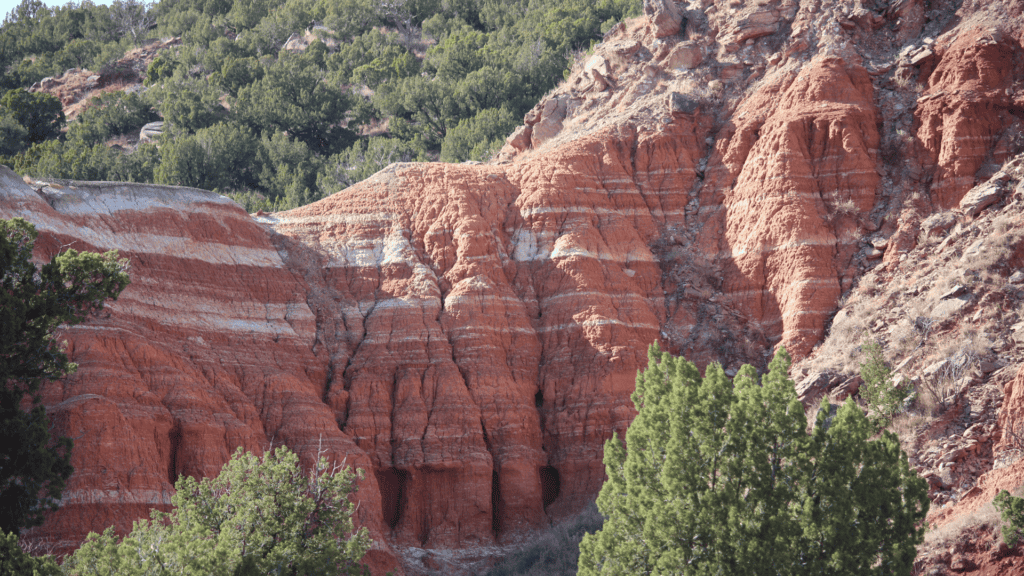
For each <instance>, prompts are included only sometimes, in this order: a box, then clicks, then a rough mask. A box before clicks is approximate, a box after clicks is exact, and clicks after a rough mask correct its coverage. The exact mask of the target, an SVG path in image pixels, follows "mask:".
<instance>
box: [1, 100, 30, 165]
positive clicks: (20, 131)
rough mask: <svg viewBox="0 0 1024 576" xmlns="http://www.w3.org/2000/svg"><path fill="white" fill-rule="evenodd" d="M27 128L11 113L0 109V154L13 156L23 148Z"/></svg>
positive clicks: (26, 136)
mask: <svg viewBox="0 0 1024 576" xmlns="http://www.w3.org/2000/svg"><path fill="white" fill-rule="evenodd" d="M27 138H28V130H26V129H25V127H24V126H22V125H21V124H19V123H18V120H17V119H16V118H15V117H14V115H13V114H11V113H9V112H6V111H3V110H0V156H14V155H15V154H17V153H19V152H21V151H22V150H24V149H25V146H26V145H27V144H26V142H25V140H26V139H27Z"/></svg>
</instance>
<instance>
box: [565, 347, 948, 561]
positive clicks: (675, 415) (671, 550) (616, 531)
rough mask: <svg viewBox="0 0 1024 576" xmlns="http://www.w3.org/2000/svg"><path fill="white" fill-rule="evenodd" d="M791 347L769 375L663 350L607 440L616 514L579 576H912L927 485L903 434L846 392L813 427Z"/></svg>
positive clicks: (608, 506)
mask: <svg viewBox="0 0 1024 576" xmlns="http://www.w3.org/2000/svg"><path fill="white" fill-rule="evenodd" d="M789 364H790V362H789V357H788V356H787V355H786V353H785V351H780V353H779V354H777V355H776V356H775V359H774V360H772V362H771V364H770V366H769V372H768V373H767V374H766V375H765V376H764V377H763V378H762V379H761V382H760V383H758V379H757V375H756V373H755V371H754V370H753V368H751V367H749V366H745V367H743V368H742V369H741V370H740V372H739V373H738V374H737V375H736V377H735V379H734V380H733V381H732V382H730V381H729V379H728V378H726V376H725V373H724V372H723V371H722V368H721V367H720V366H718V365H716V364H712V365H710V366H708V368H707V370H706V372H705V375H704V377H703V378H701V376H700V373H699V372H698V371H697V368H696V367H695V366H694V365H693V364H691V363H689V362H687V361H686V360H684V359H682V358H674V357H672V356H671V355H669V354H667V353H663V352H661V351H660V350H659V349H658V347H657V346H656V345H655V346H652V347H651V350H650V361H649V364H648V367H647V369H646V370H645V371H643V372H641V373H640V374H639V375H638V376H637V383H636V391H635V392H634V394H633V402H634V403H635V404H636V408H637V410H638V411H639V414H638V415H637V417H636V419H635V420H634V421H633V423H632V425H630V427H629V430H628V431H627V432H626V448H628V452H627V450H626V449H625V448H624V447H623V446H622V444H621V443H620V441H619V440H618V438H614V437H613V438H612V439H611V440H609V441H608V442H607V443H606V444H605V460H604V461H605V466H606V470H607V473H608V480H607V481H606V482H605V485H604V487H603V488H602V490H601V494H600V496H599V497H598V500H597V503H598V507H599V508H600V510H601V512H602V513H603V514H604V515H605V517H606V518H607V519H606V520H605V523H604V527H603V529H602V530H601V531H599V532H597V533H595V534H591V535H587V536H586V537H584V540H583V543H582V544H581V545H580V549H581V554H580V572H579V573H580V574H581V575H590V574H602V575H612V574H650V573H655V574H684V575H686V574H751V575H757V574H765V575H768V574H771V575H778V574H907V575H909V574H910V572H911V568H912V566H913V561H914V557H915V555H916V545H917V544H918V543H920V542H921V541H922V538H923V534H924V528H923V527H921V526H920V524H921V522H922V521H923V519H924V517H925V514H926V513H927V511H928V484H927V483H926V482H925V481H924V480H922V479H920V478H918V477H917V475H916V474H914V472H913V471H912V470H911V469H910V466H909V464H908V463H907V457H906V455H905V454H904V453H903V451H902V450H901V449H900V446H899V442H898V440H897V438H896V436H895V435H893V434H892V433H889V432H886V433H883V435H882V437H881V438H879V439H877V440H874V441H868V438H870V437H871V436H873V434H874V428H873V427H872V425H871V424H870V423H869V421H868V420H867V418H866V417H865V416H864V414H863V413H862V412H861V411H860V409H859V408H858V407H857V406H856V405H855V404H854V403H853V401H850V400H848V401H847V403H846V404H845V405H844V406H843V407H842V408H841V409H840V410H839V412H838V414H836V415H835V416H834V418H833V419H832V420H831V421H829V419H828V411H827V410H821V411H819V417H818V420H817V422H816V425H815V429H814V431H813V432H812V433H811V434H810V435H808V434H807V432H806V426H807V421H806V419H805V416H804V411H803V407H802V406H801V404H800V402H799V401H798V400H797V398H796V393H795V391H794V387H793V382H792V381H791V380H790V379H789V377H788V375H787V371H788V369H789Z"/></svg>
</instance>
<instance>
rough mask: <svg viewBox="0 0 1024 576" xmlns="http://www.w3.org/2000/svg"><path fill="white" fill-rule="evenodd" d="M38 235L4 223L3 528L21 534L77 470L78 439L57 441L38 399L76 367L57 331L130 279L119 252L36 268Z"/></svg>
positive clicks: (0, 226)
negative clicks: (73, 466) (74, 456)
mask: <svg viewBox="0 0 1024 576" xmlns="http://www.w3.org/2000/svg"><path fill="white" fill-rule="evenodd" d="M36 237H37V232H36V230H35V227H33V226H32V225H31V224H29V223H28V222H26V221H24V220H22V219H20V218H15V219H13V220H9V221H8V220H0V271H2V273H0V383H2V384H3V387H2V389H0V530H3V531H4V532H13V533H15V534H17V533H20V530H21V529H22V528H24V527H29V526H38V525H39V524H41V523H42V521H43V514H44V512H46V511H47V510H53V509H56V508H57V505H58V504H59V502H60V494H61V491H63V489H64V483H65V481H66V480H67V479H68V477H69V476H71V472H72V469H71V453H70V452H71V440H70V439H69V438H51V437H50V427H49V422H48V421H47V418H46V412H45V409H44V408H43V406H42V403H41V400H40V397H39V390H40V387H41V386H42V384H43V383H44V382H46V381H48V380H55V379H57V378H61V377H63V376H64V375H66V374H68V373H69V372H72V371H73V370H74V369H75V365H74V364H73V363H71V361H70V360H69V359H68V357H67V356H66V355H65V354H64V352H63V350H62V345H61V343H60V342H58V341H57V339H56V338H55V337H54V333H55V332H57V330H58V328H59V327H60V326H62V325H74V324H78V323H80V322H82V321H83V320H85V319H86V317H87V316H88V315H89V314H91V313H93V312H96V311H99V310H100V309H102V308H103V303H104V302H105V301H106V300H107V299H108V298H115V299H116V298H117V296H118V294H120V293H121V291H122V290H123V289H124V288H125V287H126V286H127V285H128V282H129V279H128V274H127V273H126V272H125V271H124V270H125V267H126V261H124V260H118V258H117V253H116V252H107V253H106V254H94V253H89V252H77V251H75V250H68V251H66V252H62V253H61V254H58V255H57V256H55V257H54V258H53V259H52V260H51V261H50V262H49V263H47V264H44V265H43V266H42V268H39V269H37V268H36V265H35V264H34V263H33V262H32V249H33V247H34V245H35V240H36ZM26 404H27V405H28V406H29V409H28V410H24V409H23V407H24V406H25V405H26Z"/></svg>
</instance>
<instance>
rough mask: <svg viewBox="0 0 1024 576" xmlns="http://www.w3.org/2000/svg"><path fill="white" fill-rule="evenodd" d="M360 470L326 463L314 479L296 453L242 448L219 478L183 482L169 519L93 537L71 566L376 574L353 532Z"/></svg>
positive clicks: (230, 575) (128, 571) (102, 575)
mask: <svg viewBox="0 0 1024 576" xmlns="http://www.w3.org/2000/svg"><path fill="white" fill-rule="evenodd" d="M356 478H357V474H356V473H353V472H352V471H351V470H350V469H348V468H342V467H340V466H333V465H331V464H330V463H328V461H327V460H326V459H325V458H320V459H319V460H318V462H317V463H316V464H315V465H314V467H313V469H312V470H311V471H309V472H308V473H304V472H303V470H302V467H301V466H300V465H299V458H298V456H296V455H295V453H293V452H291V451H290V450H288V449H287V448H284V447H282V448H278V449H276V450H274V451H272V452H268V453H267V454H264V455H263V456H262V457H258V456H255V455H253V454H251V453H243V452H242V449H241V448H239V449H238V451H236V452H235V454H234V456H232V457H231V460H229V461H228V463H227V464H225V465H224V468H223V469H222V470H221V473H220V475H218V476H217V477H216V478H206V479H203V480H200V481H197V480H195V479H194V478H190V477H182V478H181V479H179V480H178V482H177V484H176V485H175V489H176V490H177V492H176V493H175V495H174V496H173V497H172V499H171V503H172V504H173V506H174V510H173V511H171V512H170V513H161V512H159V511H154V512H153V514H152V517H153V519H152V521H147V520H142V521H139V522H136V523H135V526H134V529H133V530H132V532H131V533H130V534H128V535H127V536H126V537H125V538H124V539H122V540H119V539H118V538H117V536H116V535H115V534H114V530H113V527H111V528H108V529H107V530H106V531H105V532H104V533H103V534H102V535H99V534H96V533H92V534H90V535H89V537H88V538H87V539H86V541H85V543H84V544H83V545H82V547H81V548H79V549H78V550H77V551H76V552H75V553H74V555H73V556H71V557H70V558H69V559H68V560H67V561H66V562H65V564H64V569H65V571H66V572H67V573H69V574H73V575H76V576H87V575H96V576H106V575H108V574H118V575H120V576H143V575H149V574H153V575H158V574H159V575H167V574H182V575H192V574H203V575H208V576H248V575H256V574H261V575H270V574H274V575H281V576H286V575H287V576H299V575H302V576H306V575H320V574H332V575H341V574H352V575H355V574H368V570H367V569H366V568H365V566H363V565H361V564H359V561H360V560H361V559H362V557H363V555H365V554H366V552H367V550H369V548H370V538H369V536H368V532H367V530H366V528H360V529H358V530H354V528H353V523H352V513H353V510H354V507H353V504H352V502H351V501H350V500H349V496H350V495H351V494H352V493H353V492H354V491H355V489H356V485H355V480H356Z"/></svg>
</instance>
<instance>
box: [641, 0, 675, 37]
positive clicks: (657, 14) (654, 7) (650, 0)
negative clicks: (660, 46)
mask: <svg viewBox="0 0 1024 576" xmlns="http://www.w3.org/2000/svg"><path fill="white" fill-rule="evenodd" d="M643 2H644V16H646V17H647V18H648V20H650V22H651V25H652V26H653V27H654V35H655V36H656V37H658V38H664V37H665V36H671V35H673V34H676V33H677V32H679V30H680V28H681V27H682V25H683V13H682V11H681V10H680V9H679V7H678V6H676V3H675V2H674V1H673V0H643Z"/></svg>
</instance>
